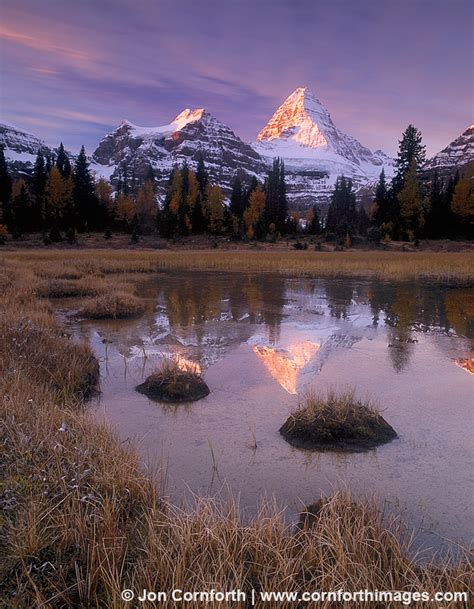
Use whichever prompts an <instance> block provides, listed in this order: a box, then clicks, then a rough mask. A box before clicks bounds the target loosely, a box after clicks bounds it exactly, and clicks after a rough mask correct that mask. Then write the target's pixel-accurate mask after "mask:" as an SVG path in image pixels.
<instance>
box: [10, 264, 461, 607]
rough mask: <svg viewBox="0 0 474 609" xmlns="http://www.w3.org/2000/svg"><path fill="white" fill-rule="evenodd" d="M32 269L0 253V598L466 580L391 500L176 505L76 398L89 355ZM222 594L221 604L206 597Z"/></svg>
mask: <svg viewBox="0 0 474 609" xmlns="http://www.w3.org/2000/svg"><path fill="white" fill-rule="evenodd" d="M50 264H51V260H48V265H50ZM61 267H62V269H63V272H67V271H64V269H65V267H64V266H63V265H62V264H61ZM36 279H38V275H36V271H34V272H33V271H32V269H31V267H30V266H29V262H28V261H27V260H25V261H23V262H22V261H19V260H15V261H11V260H9V261H7V262H6V263H0V282H3V283H2V285H3V287H2V291H1V292H0V311H1V316H0V323H1V326H0V333H1V340H0V394H1V396H2V399H1V401H0V409H1V415H2V416H1V422H2V485H1V489H0V490H1V495H0V507H1V509H2V520H1V524H2V535H1V536H0V555H1V557H2V561H1V563H0V606H2V607H6V608H7V607H8V609H26V608H31V609H32V608H40V607H41V608H42V609H43V608H44V609H65V608H68V609H75V608H79V607H84V608H85V607H90V608H93V607H94V608H99V607H100V608H101V609H125V608H126V607H129V606H130V604H127V603H124V602H123V601H122V600H121V598H120V592H121V590H123V589H124V588H133V589H135V590H136V591H139V590H142V589H143V588H147V589H149V590H166V591H170V590H173V589H176V588H181V589H186V590H210V589H212V588H217V589H221V590H232V589H237V588H239V589H241V590H244V591H247V592H250V590H251V589H252V588H254V589H256V590H272V591H274V590H282V589H284V590H287V591H307V590H338V589H341V588H343V589H345V590H359V589H361V588H367V589H369V590H375V589H378V590H411V591H427V592H429V593H430V594H433V593H434V592H435V591H440V590H446V591H452V592H457V591H462V592H465V591H467V590H469V589H470V587H472V583H473V582H472V569H471V566H470V564H469V559H468V555H467V553H466V555H465V556H464V555H461V556H457V557H451V558H449V557H444V558H443V559H438V558H437V557H431V558H430V557H425V558H426V560H425V561H424V562H422V561H420V557H419V556H417V555H416V553H415V552H414V549H413V546H412V543H411V537H410V535H409V534H408V535H407V532H406V529H405V528H404V527H403V526H402V525H401V522H400V518H399V516H398V515H397V514H396V513H394V514H393V516H390V515H389V514H384V513H383V512H382V511H381V510H380V509H379V508H378V507H377V505H376V504H375V503H373V502H372V501H369V500H362V501H358V502H355V500H354V499H353V498H352V497H351V496H350V495H349V494H348V493H336V494H335V495H334V496H333V497H332V498H330V499H328V500H326V501H325V502H324V505H323V506H322V509H321V510H320V511H319V513H318V515H317V518H315V519H314V522H312V523H311V526H304V525H303V526H302V527H300V528H299V530H295V527H294V526H293V525H292V524H291V523H288V522H286V521H285V519H284V517H283V514H282V513H281V512H280V511H278V509H276V508H275V506H273V505H272V504H263V505H262V507H261V510H260V511H259V512H258V513H257V514H256V515H255V516H254V518H253V519H252V520H250V521H249V520H248V519H245V520H242V516H241V510H240V508H239V505H238V504H237V502H236V501H229V502H220V501H218V500H211V499H205V498H203V499H199V498H198V499H196V502H195V504H192V505H189V506H185V507H181V508H179V507H177V506H175V505H171V504H169V503H167V502H166V501H164V500H163V499H162V498H161V496H160V494H159V492H158V490H157V483H156V480H155V479H154V478H153V477H152V475H151V474H150V473H147V472H146V471H145V469H144V468H143V465H142V464H141V463H140V460H139V458H138V455H137V453H136V452H135V450H134V449H133V446H131V445H130V443H122V442H120V440H119V439H118V438H117V437H116V436H115V434H114V433H113V432H112V431H111V430H110V429H109V428H108V427H106V426H104V425H100V424H98V423H97V420H95V419H93V418H92V416H91V415H90V414H89V411H88V409H87V408H84V405H83V399H84V395H85V394H86V393H87V391H85V385H89V384H90V382H89V381H87V383H85V382H84V379H87V378H88V376H89V375H92V377H94V378H96V374H97V370H98V368H97V361H96V360H95V358H94V356H93V354H92V352H91V350H90V348H89V347H88V346H87V345H83V344H80V343H76V342H74V341H73V340H72V339H71V338H70V337H69V336H68V335H67V334H66V333H65V332H64V330H63V328H61V326H60V325H59V324H58V323H57V321H56V319H55V317H54V315H53V312H52V309H51V307H50V305H49V303H48V302H47V301H45V300H43V299H38V298H37V295H36V292H35V290H36V287H35V285H34V283H35V281H36ZM315 495H317V490H315ZM315 499H317V496H316V497H315ZM152 606H156V604H151V603H150V604H146V603H144V604H143V607H144V608H148V607H150V608H151V607H152ZM186 606H187V607H189V608H190V609H198V608H202V607H203V603H201V602H199V601H196V602H191V603H188V604H187V605H186ZM223 606H226V607H229V609H230V605H223V604H217V603H216V604H212V603H209V604H207V605H206V607H208V608H210V609H217V608H218V607H219V608H222V607H223ZM237 606H238V605H237V604H236V605H234V606H233V607H237ZM294 606H295V604H294V603H293V602H291V603H285V602H278V603H260V601H259V602H258V603H257V605H256V607H257V609H263V608H264V607H268V608H270V609H276V608H278V609H289V608H290V607H294ZM364 606H365V607H366V608H367V609H380V605H376V604H375V603H371V602H368V603H365V604H364ZM393 606H394V607H395V606H398V605H397V604H394V605H393ZM411 606H412V607H417V608H418V607H419V608H421V607H423V608H424V609H426V608H428V609H434V608H435V607H436V608H437V607H439V604H438V603H434V602H426V603H422V604H420V603H413V604H412V605H411ZM444 606H445V607H446V608H447V609H459V607H466V608H467V607H468V606H469V605H468V603H467V602H466V603H460V602H459V601H452V602H446V603H444ZM233 607H232V609H233ZM321 607H323V609H332V607H333V605H331V604H330V603H326V604H322V605H321ZM385 607H386V608H390V604H386V605H385ZM385 607H384V609H385Z"/></svg>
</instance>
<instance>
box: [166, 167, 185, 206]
mask: <svg viewBox="0 0 474 609" xmlns="http://www.w3.org/2000/svg"><path fill="white" fill-rule="evenodd" d="M169 196H170V204H169V210H170V212H171V213H172V214H173V215H174V216H178V214H179V208H180V205H181V201H182V199H183V179H182V177H181V172H180V171H179V169H176V170H175V172H174V173H173V178H172V180H171V186H170V190H169Z"/></svg>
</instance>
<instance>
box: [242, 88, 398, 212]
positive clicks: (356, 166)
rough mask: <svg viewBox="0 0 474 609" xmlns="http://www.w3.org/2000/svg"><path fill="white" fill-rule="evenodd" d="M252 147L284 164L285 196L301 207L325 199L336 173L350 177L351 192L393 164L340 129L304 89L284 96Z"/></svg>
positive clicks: (387, 169)
mask: <svg viewBox="0 0 474 609" xmlns="http://www.w3.org/2000/svg"><path fill="white" fill-rule="evenodd" d="M253 147H254V149H255V150H256V151H257V152H258V153H259V154H260V155H261V156H263V157H266V158H272V157H277V156H279V157H282V158H283V159H284V160H285V165H286V169H287V175H288V180H289V188H288V194H289V197H290V199H291V200H292V202H293V203H295V204H296V203H300V204H302V206H305V205H307V204H309V203H310V202H311V200H314V199H316V200H319V201H324V200H327V196H328V193H329V192H330V191H331V190H332V188H333V186H334V183H335V181H336V178H337V176H339V175H342V174H343V175H345V176H347V177H350V178H352V180H353V181H354V185H355V187H356V188H359V187H361V186H366V185H368V184H371V183H374V182H375V181H376V180H377V178H378V176H379V174H380V172H381V170H382V168H385V173H386V175H387V176H388V177H390V176H391V175H393V160H392V159H390V158H389V157H388V156H387V155H385V154H384V153H383V152H382V151H381V150H377V152H375V153H372V152H371V151H370V150H369V149H368V148H366V147H365V146H363V145H362V144H361V143H360V142H358V141H357V140H356V139H355V138H353V137H351V136H350V135H347V134H345V133H343V132H342V131H340V130H339V129H338V128H337V127H336V126H335V125H334V123H333V121H332V118H331V116H330V114H329V112H328V111H327V110H326V108H325V107H324V106H323V105H322V104H321V102H320V101H319V100H318V99H317V98H316V97H315V96H314V95H313V94H312V93H311V91H309V90H308V89H307V88H298V89H296V90H295V91H293V93H292V94H291V95H289V96H288V97H287V98H286V100H285V101H284V102H283V104H281V106H279V107H278V108H277V110H276V111H275V113H274V114H273V116H272V117H271V118H270V120H269V121H268V123H267V124H266V125H265V127H264V128H263V129H262V130H261V131H260V132H259V134H258V135H257V141H256V142H255V143H254V144H253Z"/></svg>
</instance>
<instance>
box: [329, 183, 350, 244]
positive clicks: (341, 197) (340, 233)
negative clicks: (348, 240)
mask: <svg viewBox="0 0 474 609" xmlns="http://www.w3.org/2000/svg"><path fill="white" fill-rule="evenodd" d="M357 224H358V215H357V209H356V197H355V193H354V190H353V188H352V180H350V179H347V178H345V177H344V176H340V177H338V178H337V180H336V185H335V188H334V191H333V193H332V196H331V202H330V204H329V208H328V213H327V218H326V231H327V232H328V233H334V234H335V235H336V236H337V237H345V236H346V235H347V234H349V235H353V234H354V233H355V232H356V231H357Z"/></svg>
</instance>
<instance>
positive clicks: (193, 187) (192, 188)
mask: <svg viewBox="0 0 474 609" xmlns="http://www.w3.org/2000/svg"><path fill="white" fill-rule="evenodd" d="M188 184H189V186H188V196H187V198H186V202H187V204H188V207H189V209H190V210H191V211H192V210H193V209H194V206H195V205H196V203H197V202H198V200H199V182H198V180H197V177H196V173H195V172H194V171H193V170H192V169H190V170H189V171H188Z"/></svg>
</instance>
